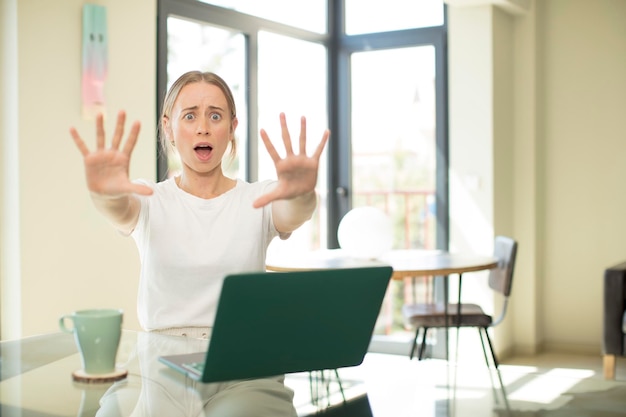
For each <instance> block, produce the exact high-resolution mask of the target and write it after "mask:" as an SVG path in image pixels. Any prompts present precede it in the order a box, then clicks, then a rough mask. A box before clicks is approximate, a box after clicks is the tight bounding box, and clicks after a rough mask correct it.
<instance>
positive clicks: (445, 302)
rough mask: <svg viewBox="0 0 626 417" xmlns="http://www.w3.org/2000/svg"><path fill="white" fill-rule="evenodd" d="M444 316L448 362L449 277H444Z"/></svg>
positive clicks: (447, 358) (447, 359)
mask: <svg viewBox="0 0 626 417" xmlns="http://www.w3.org/2000/svg"><path fill="white" fill-rule="evenodd" d="M443 303H444V304H443V314H444V321H445V331H446V362H448V361H449V359H450V358H449V357H448V351H449V345H448V340H449V339H450V338H449V337H448V336H450V327H449V324H450V323H449V320H450V317H449V314H448V275H444V276H443Z"/></svg>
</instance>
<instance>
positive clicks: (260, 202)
mask: <svg viewBox="0 0 626 417" xmlns="http://www.w3.org/2000/svg"><path fill="white" fill-rule="evenodd" d="M274 194H275V193H273V192H270V193H267V194H264V195H262V196H261V197H259V198H257V199H256V200H254V202H253V203H252V207H254V208H261V207H264V206H267V205H268V204H269V203H271V202H272V201H274V200H276V197H275V196H274Z"/></svg>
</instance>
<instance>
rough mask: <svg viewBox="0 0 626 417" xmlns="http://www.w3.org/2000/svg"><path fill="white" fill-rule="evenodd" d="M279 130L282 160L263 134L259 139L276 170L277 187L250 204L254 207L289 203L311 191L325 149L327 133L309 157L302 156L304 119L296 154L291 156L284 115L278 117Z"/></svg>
mask: <svg viewBox="0 0 626 417" xmlns="http://www.w3.org/2000/svg"><path fill="white" fill-rule="evenodd" d="M280 126H281V131H282V136H283V143H284V145H285V152H286V154H285V157H284V158H281V157H280V155H279V154H278V152H277V151H276V148H275V147H274V145H273V144H272V142H271V140H270V138H269V136H268V135H267V132H265V130H263V129H261V139H263V143H264V144H265V148H267V152H268V153H269V155H270V157H271V158H272V160H273V161H274V165H275V166H276V175H277V176H278V184H277V185H276V187H275V188H274V189H273V190H272V191H270V192H269V193H267V194H265V195H262V196H261V197H259V198H258V199H256V201H255V202H254V207H255V208H259V207H263V206H265V205H267V204H269V203H271V202H272V201H275V200H289V199H292V198H296V197H299V196H302V195H306V194H309V193H311V192H314V191H315V186H316V185H317V171H318V167H319V161H320V156H321V155H322V151H323V150H324V146H326V142H327V141H328V137H329V136H330V131H329V130H325V131H324V134H323V135H322V140H321V141H320V143H319V145H317V148H316V149H315V153H314V154H313V155H311V156H307V154H306V118H305V117H304V116H302V117H301V118H300V141H299V147H300V149H299V152H298V154H295V153H294V151H293V147H292V144H291V136H290V135H289V130H288V129H287V121H286V119H285V113H281V114H280Z"/></svg>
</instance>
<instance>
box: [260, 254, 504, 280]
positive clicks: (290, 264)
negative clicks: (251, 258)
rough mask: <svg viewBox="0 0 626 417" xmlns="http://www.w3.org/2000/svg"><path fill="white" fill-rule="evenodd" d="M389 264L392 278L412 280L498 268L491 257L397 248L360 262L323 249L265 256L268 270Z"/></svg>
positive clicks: (495, 261) (301, 269) (495, 260)
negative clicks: (412, 278) (391, 269)
mask: <svg viewBox="0 0 626 417" xmlns="http://www.w3.org/2000/svg"><path fill="white" fill-rule="evenodd" d="M381 264H384V265H390V266H391V267H392V268H393V274H392V279H396V280H401V279H404V278H411V277H423V276H438V275H443V276H446V275H452V274H463V273H465V272H474V271H483V270H486V269H492V268H495V267H496V266H498V260H497V259H496V258H494V257H493V256H475V255H464V254H455V253H450V252H446V251H440V250H423V249H400V250H392V251H389V252H387V253H386V254H384V255H382V256H380V257H379V258H377V259H362V258H355V257H351V256H349V255H348V253H347V252H346V251H344V250H342V249H326V250H318V251H312V252H305V253H301V254H289V256H284V257H283V256H281V257H278V256H276V257H271V256H268V259H267V262H266V268H267V270H269V271H280V272H287V271H305V270H312V269H313V270H314V269H334V268H359V267H366V266H375V265H381Z"/></svg>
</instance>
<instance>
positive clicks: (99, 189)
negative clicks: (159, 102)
mask: <svg viewBox="0 0 626 417" xmlns="http://www.w3.org/2000/svg"><path fill="white" fill-rule="evenodd" d="M125 121H126V114H125V113H124V112H123V111H121V112H119V114H118V116H117V124H116V127H115V132H114V134H113V139H112V141H111V147H110V148H106V147H105V144H106V140H105V133H104V122H103V117H102V115H101V114H99V115H98V116H97V117H96V149H95V150H94V151H90V150H89V148H87V145H85V142H84V141H83V139H82V138H81V137H80V135H79V134H78V131H77V130H76V129H75V128H71V129H70V134H71V135H72V138H73V139H74V142H75V143H76V146H77V147H78V150H79V151H80V152H81V153H82V155H83V159H84V163H85V176H86V179H87V188H88V189H89V191H91V192H94V193H97V194H100V195H104V196H111V197H116V196H121V195H125V194H130V193H137V194H143V195H149V194H152V190H151V189H150V187H147V186H145V185H140V184H134V183H132V182H131V181H130V179H129V176H128V172H129V166H130V155H131V153H132V151H133V148H134V147H135V143H136V142H137V137H138V135H139V128H140V125H139V122H135V123H133V125H132V126H131V129H130V133H129V134H128V139H127V140H126V143H125V144H124V146H123V148H122V149H121V150H120V149H119V148H120V144H121V142H122V136H123V135H124V124H125Z"/></svg>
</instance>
